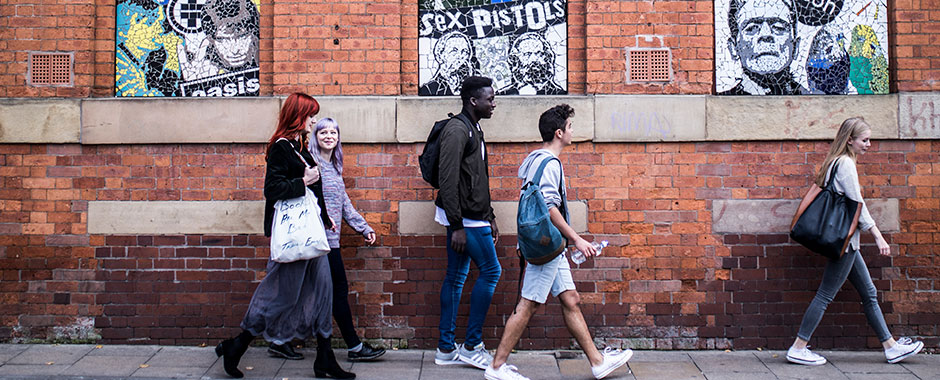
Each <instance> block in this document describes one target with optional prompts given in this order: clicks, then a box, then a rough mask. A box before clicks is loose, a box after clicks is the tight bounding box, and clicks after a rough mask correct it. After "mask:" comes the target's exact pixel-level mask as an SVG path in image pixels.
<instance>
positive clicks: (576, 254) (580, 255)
mask: <svg viewBox="0 0 940 380" xmlns="http://www.w3.org/2000/svg"><path fill="white" fill-rule="evenodd" d="M607 244H608V243H607V240H601V242H599V243H598V242H596V241H595V242H592V243H591V245H593V246H594V249H595V250H597V254H598V255H599V254H600V253H601V250H602V249H604V247H606V246H607ZM585 260H587V256H585V255H584V252H581V251H580V250H578V249H577V248H575V250H574V251H572V252H571V261H573V262H574V263H575V264H577V265H578V266H579V267H580V266H581V263H583V262H584V261H585Z"/></svg>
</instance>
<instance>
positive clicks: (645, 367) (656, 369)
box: [630, 360, 705, 380]
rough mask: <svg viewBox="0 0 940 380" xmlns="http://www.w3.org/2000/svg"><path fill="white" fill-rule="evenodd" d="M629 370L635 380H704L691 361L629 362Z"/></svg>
mask: <svg viewBox="0 0 940 380" xmlns="http://www.w3.org/2000/svg"><path fill="white" fill-rule="evenodd" d="M630 369H631V370H633V376H635V377H636V379H637V380H659V379H671V380H696V379H701V380H705V376H704V375H702V372H701V371H699V369H698V367H696V366H695V363H692V361H680V362H670V361H658V362H652V361H641V362H636V363H634V362H633V361H632V360H631V361H630Z"/></svg>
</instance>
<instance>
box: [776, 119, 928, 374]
mask: <svg viewBox="0 0 940 380" xmlns="http://www.w3.org/2000/svg"><path fill="white" fill-rule="evenodd" d="M870 138H871V127H870V126H869V125H868V123H866V122H865V120H864V119H862V118H860V117H855V118H850V119H847V120H845V121H844V122H842V126H841V127H839V132H838V133H837V134H836V138H835V140H833V141H832V145H830V147H829V154H828V155H826V159H825V161H823V165H822V166H821V167H820V168H819V172H818V173H817V174H816V180H815V182H816V185H817V186H819V187H825V184H826V183H828V182H829V181H834V182H833V187H834V188H835V190H836V191H838V192H840V193H844V194H845V195H846V196H847V197H849V198H850V199H852V200H854V201H856V202H858V203H859V205H860V206H861V207H862V213H861V216H860V217H859V219H858V230H857V231H855V234H854V235H852V238H851V240H850V241H849V245H848V247H847V248H846V251H845V253H844V254H843V255H842V257H841V258H839V259H838V260H830V261H829V262H828V263H827V264H826V269H825V271H824V272H823V277H822V282H821V283H820V284H819V290H817V291H816V297H815V298H813V301H812V302H811V303H810V304H809V308H807V310H806V313H805V314H803V322H802V323H801V324H800V331H799V332H798V333H797V335H796V336H797V337H796V340H795V341H794V342H793V345H792V346H790V349H789V350H788V351H787V361H789V362H791V363H797V364H804V365H822V364H826V358H824V357H822V356H820V355H818V354H816V353H814V352H812V351H810V350H809V349H808V348H807V347H806V344H807V343H808V342H809V339H810V337H812V335H813V331H814V330H816V326H818V325H819V321H820V320H821V319H822V316H823V313H825V311H826V307H827V306H829V303H830V302H832V299H833V298H835V296H836V293H838V292H839V289H840V288H841V287H842V284H844V283H845V280H846V279H848V280H849V281H851V282H852V285H853V286H854V287H855V289H856V290H857V291H858V294H859V296H861V299H862V305H863V307H864V309H865V316H866V317H867V318H868V324H869V325H871V327H872V328H873V329H874V330H875V333H876V334H877V335H878V340H879V341H881V345H882V346H883V347H884V350H885V358H886V359H887V360H888V363H897V362H900V361H902V360H904V359H906V358H909V357H911V356H914V355H916V354H917V353H918V352H920V350H922V349H923V348H924V343H923V342H912V341H911V340H910V339H907V338H902V339H900V340H897V341H896V340H894V338H893V337H892V336H891V333H890V332H888V325H887V324H886V323H885V318H884V314H882V312H881V307H880V306H878V290H877V289H875V284H874V283H873V282H872V280H871V275H870V274H869V273H868V267H867V266H866V265H865V260H864V259H862V255H861V254H860V253H859V230H860V231H869V232H871V234H872V235H873V236H874V237H875V244H876V245H877V246H878V253H880V254H881V255H884V256H891V247H890V246H889V245H888V242H886V241H885V238H884V236H882V235H881V231H879V230H878V227H877V226H875V221H874V220H873V219H872V217H871V214H870V213H869V212H868V207H867V206H866V205H865V200H864V199H862V191H861V187H860V186H859V184H858V171H857V170H856V168H855V162H856V160H858V156H859V155H862V154H865V152H867V151H868V149H869V148H870V147H871V141H870ZM833 165H838V166H837V167H836V170H835V172H834V173H833V174H832V178H829V177H830V170H831V169H832V167H833Z"/></svg>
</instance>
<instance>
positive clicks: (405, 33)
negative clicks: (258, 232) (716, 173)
mask: <svg viewBox="0 0 940 380" xmlns="http://www.w3.org/2000/svg"><path fill="white" fill-rule="evenodd" d="M261 4H262V5H261V46H260V48H261V83H262V87H261V93H262V94H263V95H272V94H286V93H290V92H292V91H306V92H308V93H310V94H314V95H402V94H404V95H415V94H416V93H417V86H418V83H417V82H418V74H417V72H418V67H417V65H418V60H417V59H418V51H417V44H418V43H417V25H416V24H417V1H416V0H407V1H404V2H394V1H378V2H374V1H342V2H335V1H326V0H288V1H281V0H277V1H275V0H262V1H261ZM713 4H714V2H713V1H712V0H699V1H657V2H633V1H601V2H591V3H587V2H585V1H583V0H573V1H569V3H568V12H569V16H568V36H569V40H568V44H569V48H568V56H569V59H568V71H569V72H568V82H569V93H571V94H585V93H587V94H612V93H613V94H625V93H650V94H709V93H711V92H712V87H713V83H714V46H713V45H714V25H713V23H714V13H713ZM888 6H889V14H888V19H889V49H890V56H891V62H890V65H891V86H892V87H891V88H892V91H938V90H940V58H938V57H940V47H938V46H940V3H938V2H936V1H915V0H899V1H891V2H889V4H888ZM114 14H115V7H114V2H113V1H109V0H58V1H57V2H55V1H53V2H52V3H51V4H50V2H49V1H43V2H41V1H39V0H0V16H2V17H0V97H49V96H60V97H88V96H95V97H107V96H113V94H114V38H115V37H114V33H115V28H114V25H115V17H114ZM638 34H655V35H661V36H663V37H664V40H665V45H666V47H669V48H670V49H672V53H673V61H674V62H673V70H674V73H675V80H674V81H673V82H672V83H669V84H666V85H659V84H657V85H638V84H630V85H628V84H625V83H624V71H625V59H624V52H623V48H625V47H632V46H634V45H635V41H634V36H636V35H638ZM641 41H642V39H641ZM642 44H643V46H646V45H645V43H642ZM657 44H658V43H657ZM588 47H590V48H588ZM29 51H67V52H75V62H76V65H75V70H76V76H75V86H74V87H27V86H26V66H27V62H28V52H29Z"/></svg>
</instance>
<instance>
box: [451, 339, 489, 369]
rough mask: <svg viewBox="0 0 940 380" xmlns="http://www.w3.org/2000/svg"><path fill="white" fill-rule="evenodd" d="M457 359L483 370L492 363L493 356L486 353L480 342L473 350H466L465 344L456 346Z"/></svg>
mask: <svg viewBox="0 0 940 380" xmlns="http://www.w3.org/2000/svg"><path fill="white" fill-rule="evenodd" d="M457 358H458V359H460V361H462V362H464V363H467V364H469V365H472V366H474V367H477V368H479V369H484V370H485V369H486V368H487V367H489V366H490V363H492V362H493V355H490V353H489V352H488V351H486V347H483V342H480V344H478V345H477V346H476V347H474V348H473V350H468V349H466V344H461V345H459V346H457Z"/></svg>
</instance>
